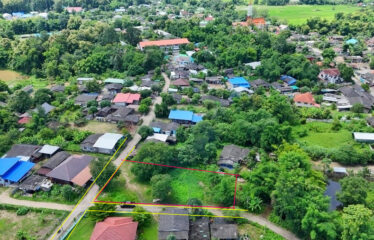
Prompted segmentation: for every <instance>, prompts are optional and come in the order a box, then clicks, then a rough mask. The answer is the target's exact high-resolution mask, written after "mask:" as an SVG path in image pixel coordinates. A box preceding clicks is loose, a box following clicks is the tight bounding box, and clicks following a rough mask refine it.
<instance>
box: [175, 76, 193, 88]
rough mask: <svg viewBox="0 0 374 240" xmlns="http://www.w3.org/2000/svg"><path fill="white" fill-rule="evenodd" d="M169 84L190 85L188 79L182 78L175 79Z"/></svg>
mask: <svg viewBox="0 0 374 240" xmlns="http://www.w3.org/2000/svg"><path fill="white" fill-rule="evenodd" d="M171 84H172V85H174V86H181V87H185V86H190V82H189V81H188V80H186V79H182V78H180V79H177V80H175V81H174V82H172V83H171Z"/></svg>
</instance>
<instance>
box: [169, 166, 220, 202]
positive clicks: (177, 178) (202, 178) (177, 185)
mask: <svg viewBox="0 0 374 240" xmlns="http://www.w3.org/2000/svg"><path fill="white" fill-rule="evenodd" d="M207 174H213V173H206V172H200V171H188V170H184V169H175V170H173V171H172V172H171V173H170V175H171V176H172V178H173V181H172V183H171V187H172V193H173V198H174V199H173V201H175V202H173V204H187V201H188V200H189V199H190V198H197V199H200V200H201V201H202V202H203V203H206V202H207V201H208V200H209V199H208V197H207V194H206V193H207V192H208V189H206V188H207V186H208V182H207Z"/></svg>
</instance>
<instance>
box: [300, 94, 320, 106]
mask: <svg viewBox="0 0 374 240" xmlns="http://www.w3.org/2000/svg"><path fill="white" fill-rule="evenodd" d="M293 100H294V102H295V105H296V106H298V107H320V105H319V104H317V103H316V101H315V100H314V97H313V95H312V93H310V92H306V93H297V94H295V96H294V98H293Z"/></svg>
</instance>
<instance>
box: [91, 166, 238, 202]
mask: <svg viewBox="0 0 374 240" xmlns="http://www.w3.org/2000/svg"><path fill="white" fill-rule="evenodd" d="M123 162H133V163H141V164H148V165H155V166H161V167H169V168H179V169H185V170H191V171H200V172H209V173H216V174H223V175H230V176H235V190H234V202H233V206H232V207H218V206H193V205H181V204H166V203H131V205H157V206H175V207H197V208H199V207H204V208H221V209H235V199H236V190H237V183H238V176H239V174H233V173H225V172H215V171H208V170H202V169H194V168H185V167H178V166H169V165H163V164H157V163H147V162H139V161H132V160H123ZM118 169H119V168H117V169H116V171H115V172H114V173H113V175H112V176H111V177H110V178H109V180H108V181H107V182H106V184H105V185H104V186H103V187H102V188H101V190H100V191H99V193H98V194H97V195H96V197H95V199H94V200H93V202H97V203H113V204H125V203H124V202H112V201H97V198H98V197H99V196H100V195H101V193H102V191H103V190H104V189H105V188H106V186H107V185H108V184H109V182H110V181H111V180H112V178H113V177H114V175H115V174H116V173H117V171H118Z"/></svg>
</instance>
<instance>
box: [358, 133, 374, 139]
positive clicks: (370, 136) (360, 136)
mask: <svg viewBox="0 0 374 240" xmlns="http://www.w3.org/2000/svg"><path fill="white" fill-rule="evenodd" d="M353 137H354V138H355V139H356V140H369V141H374V133H363V132H354V133H353Z"/></svg>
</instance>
